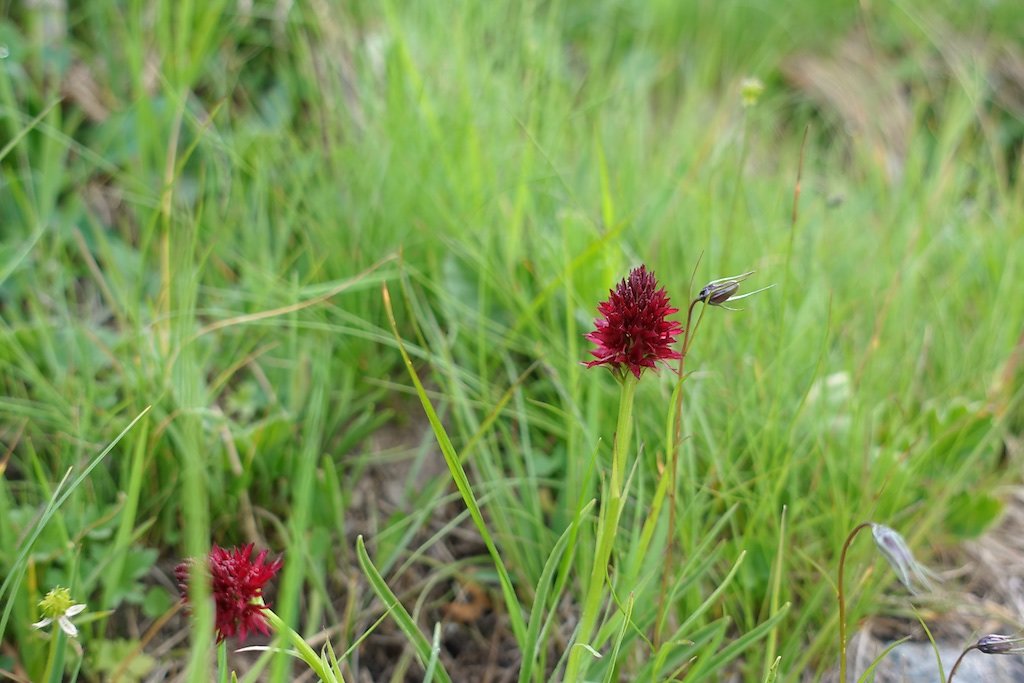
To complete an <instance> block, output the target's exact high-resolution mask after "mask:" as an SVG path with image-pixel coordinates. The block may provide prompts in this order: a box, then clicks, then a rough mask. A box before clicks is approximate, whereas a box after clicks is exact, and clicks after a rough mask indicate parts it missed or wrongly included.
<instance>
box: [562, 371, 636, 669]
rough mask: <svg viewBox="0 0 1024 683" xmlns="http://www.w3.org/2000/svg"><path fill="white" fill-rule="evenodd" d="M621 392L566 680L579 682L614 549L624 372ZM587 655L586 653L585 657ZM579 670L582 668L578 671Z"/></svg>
mask: <svg viewBox="0 0 1024 683" xmlns="http://www.w3.org/2000/svg"><path fill="white" fill-rule="evenodd" d="M623 374H624V375H625V376H624V377H623V379H622V393H621V394H620V395H619V417H618V422H617V423H616V425H615V438H614V441H613V442H612V472H611V478H610V481H609V485H608V500H606V501H603V502H602V505H601V516H600V518H599V519H598V523H597V550H596V552H595V553H594V564H593V566H592V567H591V570H590V582H589V583H588V584H587V594H586V597H585V598H584V601H583V611H582V613H581V614H580V627H579V630H578V631H577V633H576V639H575V641H574V643H573V646H572V651H571V652H570V653H569V663H568V665H567V666H566V671H565V680H566V681H579V680H581V675H582V674H583V673H584V672H585V671H586V668H587V667H586V666H584V665H583V656H584V654H585V652H584V651H585V650H586V648H585V647H583V646H588V647H589V646H590V642H589V641H590V639H591V637H593V634H594V628H595V626H596V625H597V618H598V616H599V615H600V613H601V604H602V599H601V598H602V597H603V596H604V587H605V577H606V576H607V574H608V563H609V562H610V561H611V556H612V549H613V548H614V547H615V534H616V532H617V531H618V528H619V515H620V514H621V512H622V493H623V491H622V489H623V486H624V484H625V480H626V460H627V455H628V454H629V444H630V440H631V439H632V437H633V399H634V398H635V397H636V387H637V384H638V382H639V380H638V379H637V378H636V377H635V376H634V375H633V374H631V373H629V372H625V373H623ZM588 656H589V654H588ZM581 667H582V668H581Z"/></svg>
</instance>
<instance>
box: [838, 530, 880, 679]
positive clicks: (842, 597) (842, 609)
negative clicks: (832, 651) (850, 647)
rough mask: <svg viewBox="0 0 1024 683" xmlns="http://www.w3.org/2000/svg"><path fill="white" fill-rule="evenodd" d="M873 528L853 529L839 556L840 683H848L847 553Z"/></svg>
mask: <svg viewBox="0 0 1024 683" xmlns="http://www.w3.org/2000/svg"><path fill="white" fill-rule="evenodd" d="M870 526H871V523H870V522H862V523H861V524H858V525H857V526H855V527H854V528H853V531H851V532H850V535H849V536H847V537H846V543H844V544H843V552H841V553H840V554H839V581H838V583H837V584H836V596H837V598H838V600H839V683H846V593H845V592H844V590H843V572H844V570H845V568H846V551H848V550H849V549H850V544H851V543H853V539H854V538H856V537H857V534H859V533H860V532H861V531H862V530H864V529H867V528H868V527H870Z"/></svg>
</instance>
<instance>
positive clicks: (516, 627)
mask: <svg viewBox="0 0 1024 683" xmlns="http://www.w3.org/2000/svg"><path fill="white" fill-rule="evenodd" d="M381 289H382V294H383V297H384V311H385V313H386V314H387V317H388V324H389V325H390V326H391V333H392V334H393V335H394V337H395V343H396V344H398V351H399V353H401V354H402V361H403V362H404V363H405V368H406V370H408V371H409V376H410V377H411V378H412V383H413V385H414V386H415V388H416V395H417V396H419V399H420V403H421V404H422V405H423V411H424V412H425V413H426V415H427V420H429V422H430V427H431V429H432V430H433V431H434V437H435V438H436V439H437V445H438V446H440V447H441V453H442V454H443V455H444V461H445V464H447V465H448V471H449V472H450V473H451V475H452V479H453V480H454V481H455V486H456V488H458V489H459V493H461V494H462V500H463V502H465V503H466V507H467V508H469V514H470V516H471V517H472V518H473V523H474V524H475V525H476V528H477V531H479V532H480V536H481V538H482V539H483V542H484V545H486V546H487V552H488V553H490V555H491V559H492V560H493V561H494V567H495V569H496V570H497V571H498V582H499V583H500V584H501V593H502V596H503V597H504V598H505V609H506V611H507V613H508V615H509V619H510V621H511V625H512V632H513V633H514V634H515V637H516V642H518V643H520V647H522V644H523V643H525V642H526V622H525V621H524V620H523V613H522V607H521V606H520V604H519V598H518V597H517V596H516V592H515V589H514V588H513V587H512V578H511V577H510V576H509V573H508V570H507V569H506V568H505V563H504V561H502V559H501V555H500V554H499V553H498V548H497V546H496V545H495V544H494V539H493V538H492V537H491V533H490V531H489V530H488V529H487V524H486V523H485V522H484V516H483V513H482V512H481V511H480V505H479V504H478V503H477V500H476V495H475V494H474V493H473V488H472V487H471V486H470V483H469V477H468V476H466V470H465V469H464V468H463V467H462V461H461V460H460V459H459V454H458V453H457V452H456V451H455V446H453V445H452V442H451V439H449V438H448V432H447V431H446V430H445V428H444V425H442V424H441V418H439V417H438V416H437V411H435V410H434V406H433V404H432V403H431V402H430V397H429V396H427V391H426V389H424V388H423V383H422V382H420V377H419V375H418V374H417V372H416V368H415V367H413V364H412V359H411V358H410V357H409V354H408V352H407V351H406V350H405V344H404V343H403V342H402V337H401V335H399V334H398V323H397V322H395V312H394V310H393V309H392V307H391V294H390V292H388V288H387V285H386V284H385V285H383V286H382V288H381Z"/></svg>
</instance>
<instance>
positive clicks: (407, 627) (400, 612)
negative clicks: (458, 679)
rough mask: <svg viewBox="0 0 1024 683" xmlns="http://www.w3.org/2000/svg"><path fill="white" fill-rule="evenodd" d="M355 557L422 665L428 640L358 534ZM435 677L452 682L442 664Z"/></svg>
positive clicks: (444, 682)
mask: <svg viewBox="0 0 1024 683" xmlns="http://www.w3.org/2000/svg"><path fill="white" fill-rule="evenodd" d="M356 557H358V558H359V566H360V567H362V568H363V573H365V574H366V578H367V579H369V581H370V587H371V588H372V589H373V592H374V593H375V594H376V595H377V597H378V598H380V601H381V602H383V603H384V607H385V609H387V610H388V611H389V612H390V613H391V615H392V616H394V618H395V622H396V623H397V624H398V627H399V628H400V629H402V633H404V634H405V636H406V637H407V638H408V639H409V641H410V642H411V643H412V646H413V649H415V650H416V655H417V657H418V658H419V660H420V664H422V665H423V666H424V667H426V666H427V663H428V662H430V660H431V657H432V656H433V655H432V654H431V651H432V648H431V646H430V642H429V641H427V639H426V637H425V636H424V635H423V633H422V632H421V631H420V629H419V627H418V626H417V625H416V621H415V620H414V619H413V618H412V615H411V614H409V611H408V610H406V609H405V605H403V604H402V603H401V602H399V600H398V596H396V595H395V594H394V593H393V592H392V591H391V589H390V588H389V587H388V584H387V582H385V581H384V577H383V576H381V575H380V573H379V572H378V571H377V568H376V567H374V566H373V562H372V561H371V560H370V556H369V555H368V554H367V553H366V545H365V544H364V543H363V537H362V535H361V534H360V535H359V536H358V537H357V538H356ZM434 673H435V678H436V679H437V680H439V681H441V683H452V679H451V677H449V676H448V672H447V671H445V669H444V666H442V665H440V664H438V665H437V668H436V670H435V672H434Z"/></svg>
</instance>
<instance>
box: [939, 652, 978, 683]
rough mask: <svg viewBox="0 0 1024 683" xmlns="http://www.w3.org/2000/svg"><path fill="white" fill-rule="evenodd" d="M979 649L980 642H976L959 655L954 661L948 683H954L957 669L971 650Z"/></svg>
mask: <svg viewBox="0 0 1024 683" xmlns="http://www.w3.org/2000/svg"><path fill="white" fill-rule="evenodd" d="M977 649H978V644H977V643H975V644H974V645H971V646H970V647H969V648H967V649H966V650H964V651H963V652H961V653H960V656H959V657H957V658H956V661H955V662H954V663H953V668H952V669H950V670H949V678H947V679H946V683H953V675H954V674H956V670H957V668H959V666H960V662H962V661H964V657H966V656H967V653H968V652H970V651H971V650H977Z"/></svg>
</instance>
